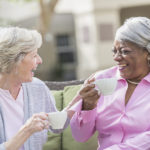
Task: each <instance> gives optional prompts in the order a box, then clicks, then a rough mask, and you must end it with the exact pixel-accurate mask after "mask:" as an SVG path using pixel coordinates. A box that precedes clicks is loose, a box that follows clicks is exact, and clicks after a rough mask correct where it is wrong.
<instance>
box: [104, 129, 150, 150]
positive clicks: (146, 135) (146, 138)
mask: <svg viewBox="0 0 150 150" xmlns="http://www.w3.org/2000/svg"><path fill="white" fill-rule="evenodd" d="M104 150H150V131H146V132H143V133H141V134H138V135H136V136H135V137H132V138H129V139H127V140H126V141H125V142H124V143H119V144H115V145H112V146H111V147H108V148H106V149H104Z"/></svg>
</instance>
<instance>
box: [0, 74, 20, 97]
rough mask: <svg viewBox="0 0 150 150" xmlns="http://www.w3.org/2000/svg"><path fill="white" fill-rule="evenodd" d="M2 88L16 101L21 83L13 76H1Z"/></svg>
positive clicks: (0, 84)
mask: <svg viewBox="0 0 150 150" xmlns="http://www.w3.org/2000/svg"><path fill="white" fill-rule="evenodd" d="M0 88H1V89H4V90H8V91H9V92H10V94H11V95H12V96H13V97H14V98H15V99H16V97H17V95H18V93H19V90H20V88H21V83H19V82H18V81H17V79H16V78H15V77H14V76H13V75H11V74H0Z"/></svg>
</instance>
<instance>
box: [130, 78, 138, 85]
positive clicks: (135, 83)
mask: <svg viewBox="0 0 150 150" xmlns="http://www.w3.org/2000/svg"><path fill="white" fill-rule="evenodd" d="M127 82H128V83H131V84H134V85H138V84H139V83H140V81H131V80H129V79H127Z"/></svg>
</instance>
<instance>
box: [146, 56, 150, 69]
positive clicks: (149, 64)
mask: <svg viewBox="0 0 150 150" xmlns="http://www.w3.org/2000/svg"><path fill="white" fill-rule="evenodd" d="M147 63H148V66H149V67H150V57H148V58H147Z"/></svg>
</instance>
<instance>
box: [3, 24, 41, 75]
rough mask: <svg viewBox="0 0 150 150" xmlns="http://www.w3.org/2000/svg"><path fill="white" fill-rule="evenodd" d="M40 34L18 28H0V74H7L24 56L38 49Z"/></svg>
mask: <svg viewBox="0 0 150 150" xmlns="http://www.w3.org/2000/svg"><path fill="white" fill-rule="evenodd" d="M41 44H42V37H41V34H40V33H38V32H37V31H36V30H28V29H24V28H19V27H4V28H0V73H9V72H10V71H11V70H12V69H13V67H14V66H15V64H16V63H17V62H19V61H21V60H22V59H23V58H24V56H25V55H26V54H27V53H29V52H31V51H34V50H35V49H37V48H40V47H41Z"/></svg>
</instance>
